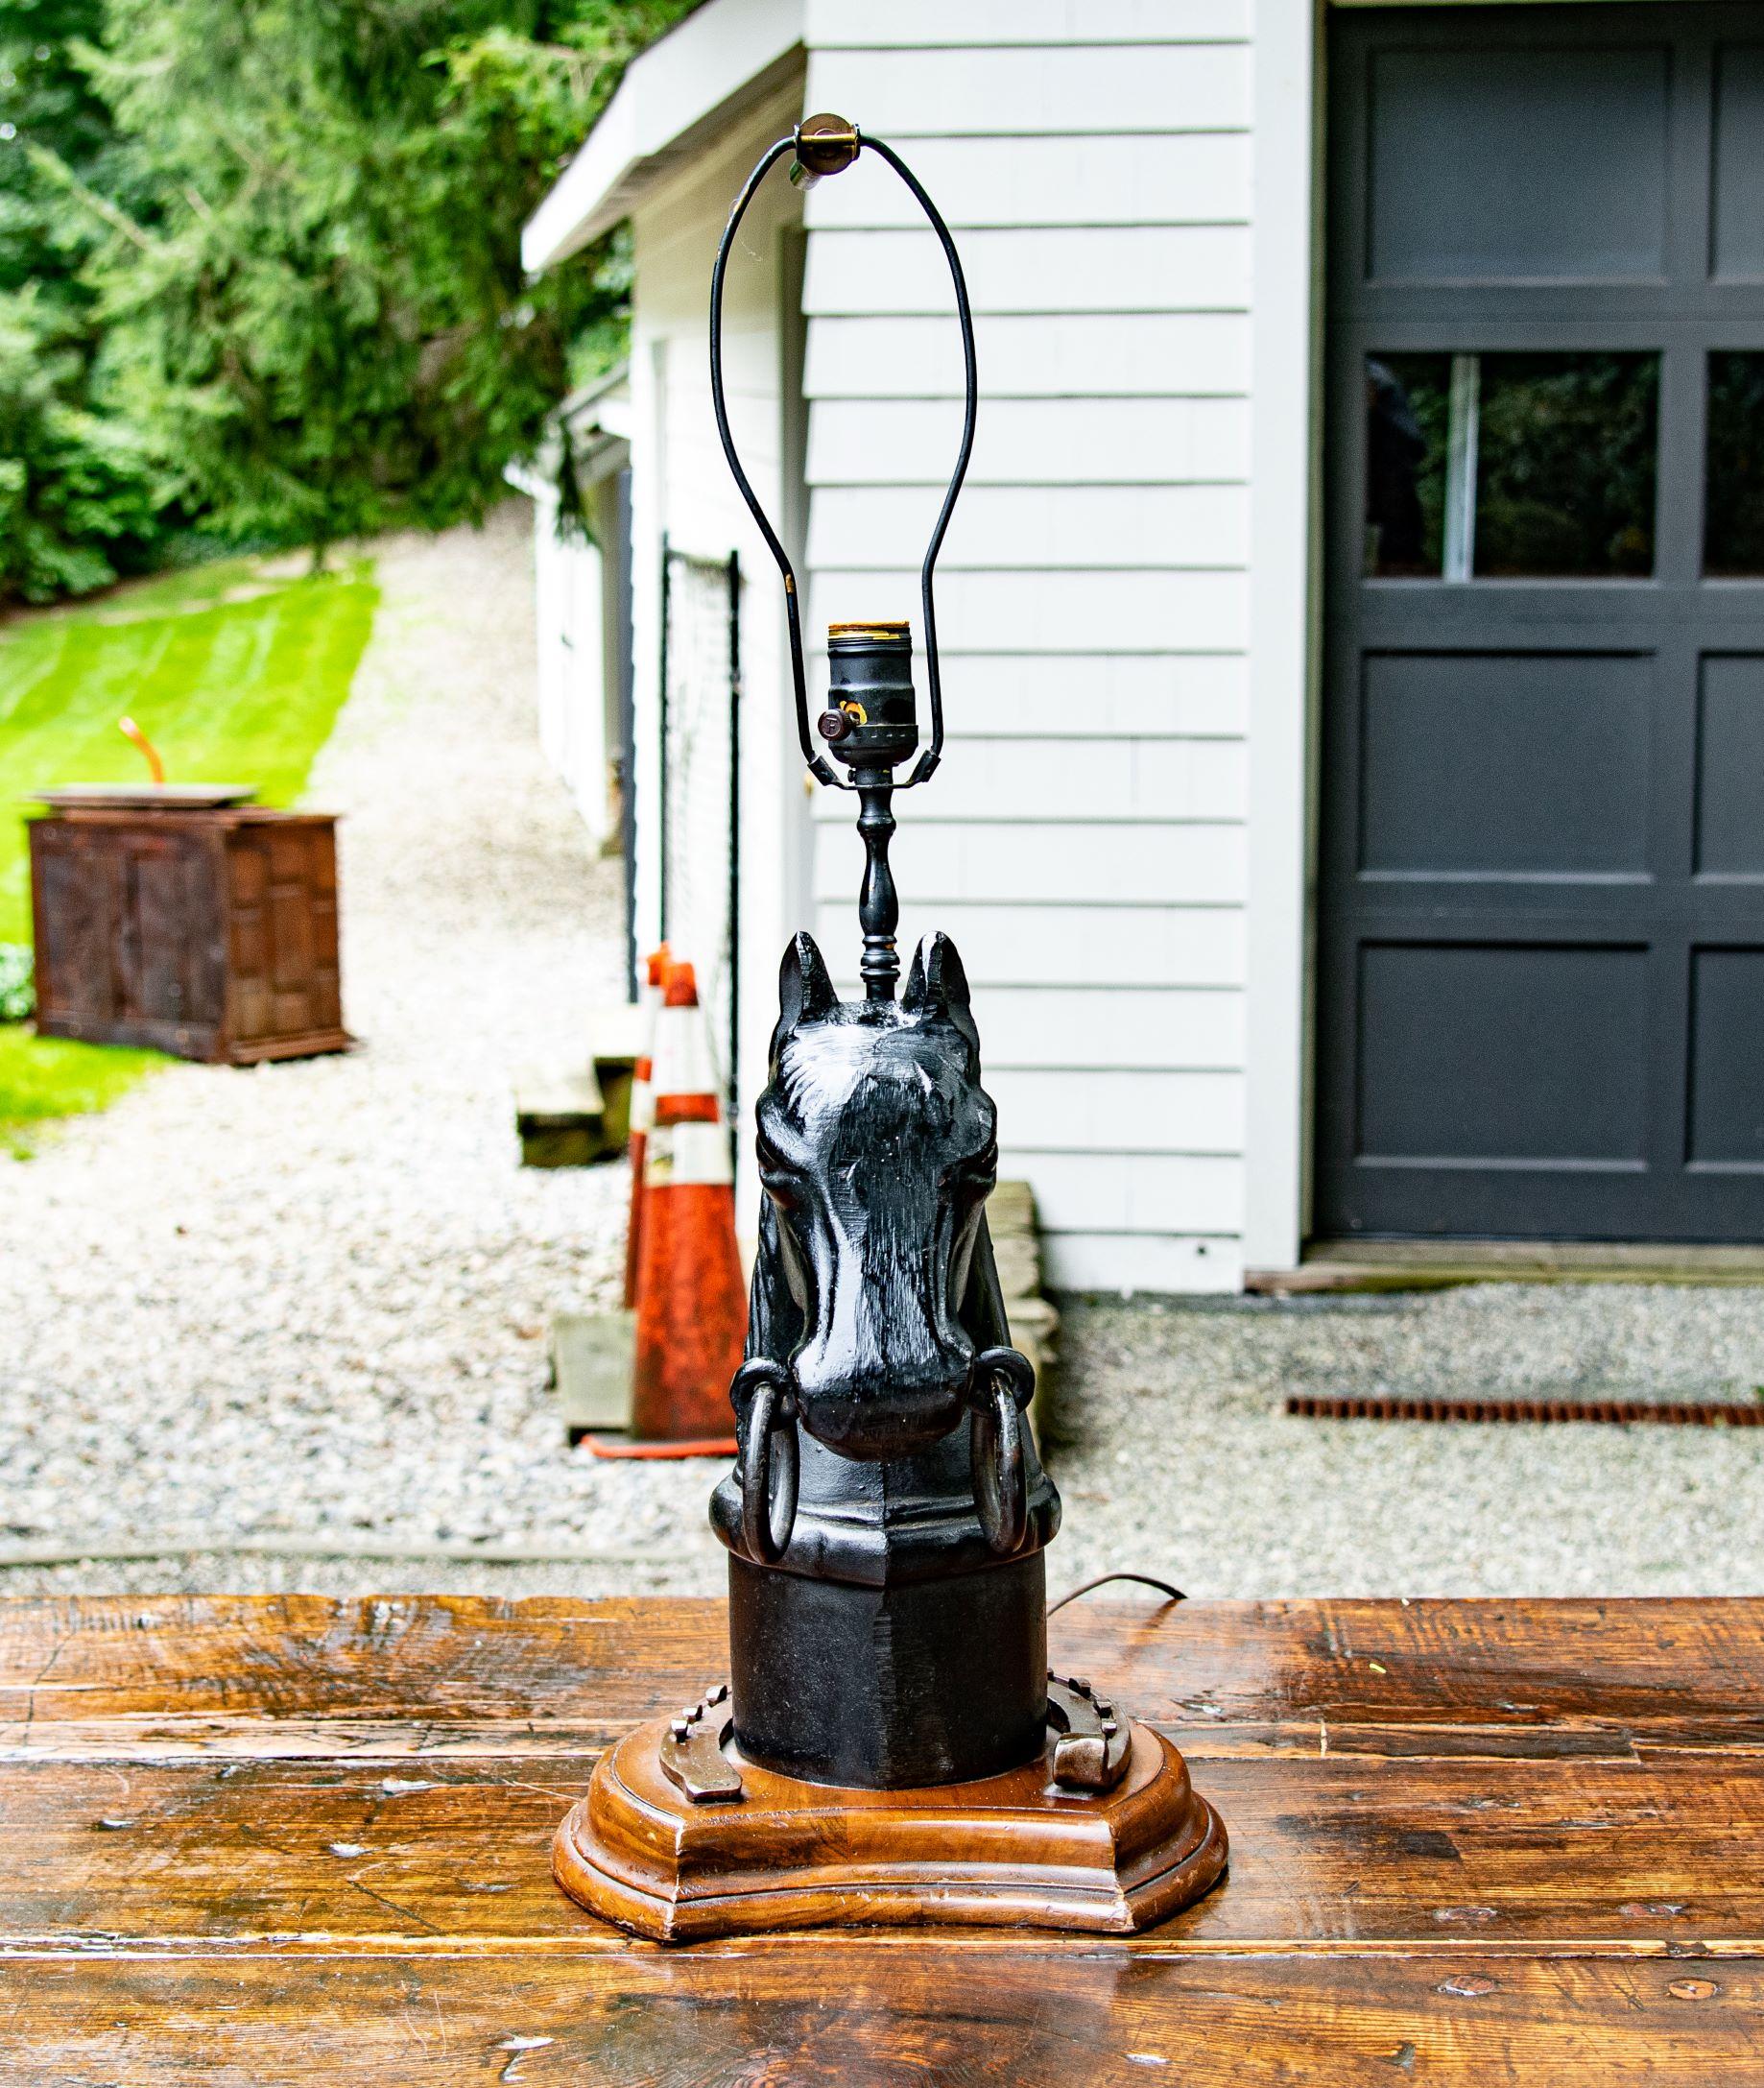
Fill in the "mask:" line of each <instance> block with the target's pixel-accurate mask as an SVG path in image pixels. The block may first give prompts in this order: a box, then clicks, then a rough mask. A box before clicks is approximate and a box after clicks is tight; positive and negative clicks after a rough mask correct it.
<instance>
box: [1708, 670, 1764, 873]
mask: <svg viewBox="0 0 1764 2088" xmlns="http://www.w3.org/2000/svg"><path fill="white" fill-rule="evenodd" d="M1699 682H1700V686H1699V689H1698V700H1697V844H1696V848H1697V874H1698V876H1718V877H1748V878H1752V877H1757V878H1764V655H1759V654H1752V655H1751V656H1750V657H1748V656H1746V655H1743V654H1742V655H1732V654H1725V655H1724V654H1717V655H1713V656H1710V657H1705V658H1704V660H1703V663H1702V672H1701V675H1700V676H1699Z"/></svg>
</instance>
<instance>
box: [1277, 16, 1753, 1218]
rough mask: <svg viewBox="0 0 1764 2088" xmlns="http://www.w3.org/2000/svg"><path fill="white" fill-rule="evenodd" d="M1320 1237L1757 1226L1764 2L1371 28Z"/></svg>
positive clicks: (1323, 1003) (1336, 752)
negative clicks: (1757, 4) (1760, 3)
mask: <svg viewBox="0 0 1764 2088" xmlns="http://www.w3.org/2000/svg"><path fill="white" fill-rule="evenodd" d="M1330 159H1331V170H1330V308H1329V324H1328V372H1327V389H1328V429H1329V432H1328V456H1327V473H1326V476H1327V489H1328V490H1327V528H1326V545H1327V578H1326V614H1327V625H1328V632H1327V648H1326V659H1325V676H1324V703H1323V713H1324V729H1323V861H1322V890H1321V910H1320V928H1321V944H1320V962H1319V973H1318V1054H1319V1059H1318V1109H1317V1118H1318V1164H1317V1175H1316V1188H1317V1195H1316V1226H1315V1229H1316V1230H1317V1231H1318V1232H1319V1233H1320V1234H1325V1235H1330V1234H1332V1235H1337V1236H1339V1235H1345V1234H1369V1235H1378V1234H1382V1235H1388V1236H1401V1235H1444V1234H1456V1235H1465V1236H1476V1235H1480V1236H1492V1237H1524V1236H1532V1237H1540V1236H1541V1237H1548V1236H1556V1237H1563V1238H1585V1239H1659V1240H1699V1239H1706V1240H1720V1239H1731V1240H1757V1239H1764V8H1760V7H1757V6H1712V7H1704V8H1693V7H1681V6H1673V7H1658V8H1655V7H1638V6H1630V5H1624V6H1617V7H1609V8H1601V7H1565V8H1543V7H1523V8H1519V7H1499V8H1489V9H1468V8H1456V7H1453V8H1442V9H1435V10H1427V11H1425V12H1421V11H1416V12H1385V11H1373V12H1369V13H1367V14H1361V15H1356V16H1352V17H1347V18H1342V17H1339V16H1338V17H1337V21H1336V27H1335V29H1334V32H1333V34H1332V39H1331V45H1330Z"/></svg>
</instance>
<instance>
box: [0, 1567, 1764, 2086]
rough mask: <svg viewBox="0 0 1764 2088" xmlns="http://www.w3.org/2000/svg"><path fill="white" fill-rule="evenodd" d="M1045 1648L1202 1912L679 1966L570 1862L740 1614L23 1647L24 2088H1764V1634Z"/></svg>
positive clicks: (1370, 1615) (191, 1629) (17, 1885)
mask: <svg viewBox="0 0 1764 2088" xmlns="http://www.w3.org/2000/svg"><path fill="white" fill-rule="evenodd" d="M1052 1641H1053V1657H1054V1659H1055V1661H1056V1663H1057V1665H1058V1666H1059V1667H1060V1668H1061V1670H1062V1671H1075V1672H1079V1673H1084V1674H1086V1675H1088V1676H1089V1677H1090V1678H1091V1679H1093V1680H1094V1681H1096V1682H1097V1683H1098V1684H1099V1686H1103V1687H1106V1688H1107V1689H1108V1692H1109V1693H1110V1694H1111V1695H1112V1696H1113V1697H1114V1698H1115V1699H1116V1700H1117V1701H1119V1702H1122V1703H1123V1704H1126V1705H1130V1706H1131V1707H1132V1709H1133V1711H1134V1712H1135V1713H1137V1714H1138V1715H1140V1716H1149V1717H1150V1718H1151V1719H1152V1721H1154V1722H1155V1723H1156V1724H1157V1725H1158V1726H1159V1728H1160V1729H1161V1730H1163V1731H1165V1732H1166V1733H1168V1734H1170V1735H1171V1736H1172V1737H1174V1738H1175V1739H1176V1740H1178V1742H1179V1744H1180V1746H1181V1747H1182V1749H1183V1752H1184V1753H1185V1754H1186V1755H1187V1757H1188V1759H1189V1762H1190V1766H1191V1768H1192V1770H1193V1773H1194V1778H1195V1783H1196V1785H1197V1787H1198V1788H1200V1789H1201V1790H1202V1791H1203V1792H1204V1794H1205V1795H1206V1796H1207V1797H1208V1798H1210V1799H1211V1800H1213V1802H1214V1803H1215V1804H1216V1805H1217V1806H1218V1807H1219V1810H1220V1812H1221V1813H1222V1814H1223V1816H1224V1818H1225V1820H1226V1822H1227V1824H1228V1828H1229V1830H1230V1835H1231V1862H1232V1867H1231V1873H1230V1876H1229V1878H1228V1880H1227V1882H1226V1883H1225V1884H1223V1885H1222V1886H1221V1887H1220V1888H1219V1889H1218V1890H1217V1891H1216V1892H1215V1893H1214V1894H1212V1895H1211V1896H1210V1897H1209V1898H1208V1899H1206V1900H1204V1901H1203V1902H1202V1903H1201V1904H1200V1905H1199V1906H1197V1907H1195V1908H1191V1909H1189V1910H1188V1911H1187V1912H1186V1913H1183V1914H1181V1915H1179V1916H1178V1917H1177V1918H1176V1919H1174V1920H1173V1921H1171V1922H1169V1923H1167V1924H1165V1925H1163V1926H1161V1927H1159V1928H1157V1929H1156V1930H1154V1931H1152V1932H1150V1933H1148V1934H1145V1935H1141V1936H1135V1937H1124V1938H1121V1939H1119V1940H1112V1939H1111V1940H1108V1941H1107V1942H1102V1941H1099V1940H1098V1939H1097V1938H1094V1937H1091V1938H1083V1937H1058V1936H1053V1937H1046V1936H1043V1937H1031V1936H1028V1935H1017V1934H1014V1933H1005V1932H993V1933H991V1934H990V1935H983V1934H982V1933H981V1932H973V1931H964V1930H948V1931H944V1932H941V1933H940V1934H939V1935H938V1936H937V1937H936V1938H935V1939H925V1938H919V1937H915V1936H912V1935H906V1934H901V1935H894V1934H887V1933H883V1934H867V1935H865V1936H864V1937H863V1938H862V1940H861V1941H858V1940H854V1939H853V1938H852V1937H850V1936H846V1937H843V1938H841V1937H837V1936H832V1935H825V1934H818V1933H809V1934H805V1935H801V1936H797V1937H789V1938H757V1939H756V1938H751V1937H750V1938H744V1939H740V1940H739V1941H736V1942H731V1943H729V1944H727V1945H723V1944H716V1943H709V1944H703V1945H695V1946H692V1947H690V1948H688V1949H687V1950H685V1951H684V1952H682V1953H679V1954H677V1955H672V1956H660V1955H658V1954H657V1953H656V1950H655V1949H654V1948H653V1947H651V1946H647V1945H642V1944H636V1943H633V1942H632V1941H631V1940H630V1939H629V1938H627V1937H624V1936H622V1935H620V1934H619V1933H618V1932H615V1931H613V1930H611V1929H609V1928H608V1927H606V1926H604V1925H602V1924H600V1923H598V1922H596V1921H595V1920H594V1919H593V1918H592V1917H591V1916H589V1915H587V1914H585V1913H584V1912H583V1911H582V1910H581V1909H580V1908H576V1907H575V1906H573V1905H572V1904H571V1903H570V1902H569V1901H568V1900H567V1899H565V1898H564V1896H563V1895H562V1894H561V1893H560V1892H559V1891H558V1890H557V1888H556V1887H555V1885H554V1884H552V1882H551V1879H550V1876H549V1871H548V1866H547V1852H548V1845H549V1842H550V1838H551V1836H552V1834H553V1832H554V1830H555V1829H556V1827H557V1824H558V1822H559V1820H560V1818H561V1817H562V1815H563V1813H564V1812H565V1811H566V1810H567V1808H568V1807H569V1806H570V1804H571V1803H573V1801H574V1800H575V1799H576V1798H578V1797H579V1796H580V1795H581V1793H582V1791H583V1790H584V1788H585V1786H586V1783H587V1780H588V1776H589V1772H590V1770H591V1768H592V1766H593V1764H594V1761H595V1759H596V1758H597V1756H598V1755H599V1753H600V1752H601V1750H602V1749H603V1748H604V1747H605V1746H607V1745H608V1743H609V1742H610V1741H612V1740H616V1739H617V1738H619V1737H620V1736H622V1735H623V1734H625V1733H627V1732H629V1731H630V1730H631V1728H632V1725H633V1724H634V1723H636V1722H637V1721H638V1720H640V1719H643V1718H647V1717H652V1716H658V1715H660V1714H662V1713H665V1712H667V1711H671V1710H673V1709H674V1708H675V1707H676V1706H677V1705H679V1704H680V1703H682V1702H686V1701H690V1700H692V1699H694V1698H696V1697H697V1696H698V1695H699V1694H700V1693H702V1692H703V1690H704V1688H705V1686H706V1685H707V1684H708V1683H710V1682H712V1681H713V1680H715V1679H716V1678H717V1677H718V1676H719V1674H720V1673H721V1671H722V1668H723V1658H722V1656H723V1615H722V1608H721V1605H720V1604H715V1603H701V1602H643V1601H612V1602H596V1603H574V1602H569V1601H565V1600H560V1599H551V1598H547V1599H538V1600H533V1601H526V1602H509V1603H505V1602H496V1601H490V1600H479V1599H472V1598H465V1597H439V1598H427V1597H411V1596H389V1597H385V1598H382V1599H379V1600H369V1601H342V1600H331V1599H326V1598H319V1597H305V1596H288V1597H271V1598H263V1599H243V1598H242V1599H231V1600H228V1599H218V1598H217V1599H209V1598H196V1597H167V1598H162V1599H153V1600H147V1599H142V1598H138V1597H137V1598H130V1597H123V1598H114V1599H103V1600H90V1601H76V1600H69V1599H60V1598H41V1599H32V1600H24V1601H14V1602H12V1603H9V1604H5V1605H0V1706H3V1707H4V1710H3V1713H0V1817H3V1818H4V1820H5V1823H6V1829H7V1831H6V1833H5V1834H4V1835H3V1836H0V1960H4V1961H3V1962H0V1997H3V1999H4V2006H0V2079H4V2080H6V2081H8V2082H9V2083H10V2082H11V2081H12V2080H14V2079H16V2080H19V2081H23V2082H30V2083H36V2082H38V2081H43V2082H47V2083H52V2084H60V2083H69V2084H72V2083H76V2082H78V2083H81V2084H83V2088H84V2084H90V2083H94V2082H101V2081H109V2082H115V2081H128V2082H129V2083H131V2088H157V2084H159V2083H161V2082H173V2081H177V2082H184V2081H195V2080H201V2081H202V2082H203V2083H204V2088H206V2084H208V2083H210V2082H213V2083H219V2084H221V2088H228V2084H230V2083H234V2082H240V2083H243V2082H248V2081H249V2082H250V2083H252V2084H253V2088H255V2084H258V2083H264V2084H275V2083H280V2082H290V2083H294V2082H299V2083H306V2082H315V2083H316V2082H324V2083H330V2082H334V2081H337V2080H340V2079H347V2080H350V2081H351V2082H357V2081H359V2082H362V2083H366V2084H369V2088H372V2084H374V2083H378V2082H392V2081H406V2080H423V2081H427V2080H437V2081H451V2080H454V2079H459V2080H462V2081H464V2080H471V2081H481V2080H488V2081H494V2080H497V2079H499V2078H501V2077H507V2078H509V2079H510V2080H512V2081H513V2082H515V2083H519V2082H521V2081H530V2082H532V2081H536V2082H545V2081H550V2080H557V2081H562V2080H576V2079H592V2080H594V2081H596V2082H597V2083H598V2082H601V2081H608V2082H623V2081H631V2082H633V2083H635V2082H643V2083H646V2084H655V2088H675V2084H679V2088H686V2084H691V2088H707V2084H713V2083H720V2082H725V2081H727V2082H735V2081H740V2082H743V2083H760V2082H766V2083H771V2082H796V2081H808V2080H810V2079H815V2080H823V2079H830V2078H840V2077H844V2078H847V2079H853V2080H861V2081H864V2082H866V2083H868V2082H870V2081H881V2082H894V2081H899V2082H903V2083H905V2082H911V2083H919V2082H938V2083H950V2084H952V2088H954V2084H964V2083H967V2082H973V2083H976V2084H980V2083H990V2082H993V2081H998V2082H1004V2081H1010V2082H1013V2083H1016V2082H1027V2083H1032V2084H1033V2083H1038V2082H1042V2081H1046V2082H1049V2083H1052V2082H1054V2081H1056V2080H1058V2081H1059V2082H1061V2084H1062V2088H1063V2084H1069V2083H1072V2082H1074V2081H1079V2080H1082V2081H1085V2082H1089V2081H1115V2080H1122V2081H1133V2082H1136V2083H1142V2082H1143V2081H1145V2080H1146V2079H1147V2078H1152V2079H1156V2077H1158V2072H1159V2067H1158V2062H1159V2061H1160V2060H1162V2061H1163V2062H1166V2063H1167V2064H1168V2066H1169V2067H1170V2069H1171V2070H1172V2073H1173V2074H1174V2073H1176V2072H1177V2070H1179V2069H1180V2078H1181V2079H1182V2080H1183V2082H1184V2083H1200V2084H1206V2083H1211V2082H1226V2081H1231V2082H1237V2081H1242V2080H1246V2079H1258V2078H1267V2079H1280V2078H1284V2079H1288V2080H1292V2081H1303V2082H1305V2083H1306V2084H1307V2088H1310V2084H1323V2088H1330V2084H1333V2083H1335V2082H1350V2081H1351V2082H1360V2081H1370V2082H1376V2081H1383V2080H1393V2079H1394V2080H1397V2081H1402V2080H1405V2079H1413V2080H1421V2081H1427V2080H1449V2081H1453V2082H1465V2083H1476V2084H1479V2088H1480V2084H1482V2083H1485V2082H1487V2083H1493V2082H1497V2081H1500V2082H1505V2081H1511V2080H1513V2079H1515V2078H1518V2079H1525V2080H1528V2081H1529V2080H1532V2079H1537V2080H1539V2081H1542V2080H1549V2081H1561V2082H1564V2083H1573V2084H1575V2088H1578V2084H1579V2083H1580V2082H1583V2081H1585V2082H1586V2083H1588V2084H1591V2083H1595V2082H1596V2083H1600V2084H1602V2083H1603V2082H1605V2081H1607V2080H1617V2079H1628V2078H1640V2077H1646V2078H1649V2079H1652V2080H1657V2081H1666V2082H1684V2083H1687V2084H1688V2083H1692V2082H1694V2083H1696V2084H1697V2088H1726V2084H1727V2083H1729V2082H1750V2081H1753V2080H1759V2081H1764V2025H1761V2024H1760V2021H1759V2016H1760V2011H1761V2008H1764V1871H1761V1870H1760V1867H1759V1864H1758V1861H1757V1851H1758V1849H1759V1847H1760V1846H1764V1603H1758V1602H1745V1601H1706V1602H1664V1601H1626V1602H1608V1603H1602V1602H1560V1603H1529V1602H1465V1603H1449V1602H1416V1603H1412V1604H1406V1605H1405V1604H1398V1603H1381V1602H1334V1603H1328V1602H1293V1603H1237V1604H1234V1603H1203V1602H1194V1603H1185V1604H1182V1605H1180V1606H1179V1607H1175V1608H1170V1607H1167V1606H1163V1605H1160V1604H1159V1603H1158V1602H1157V1601H1156V1599H1155V1598H1152V1597H1148V1598H1147V1599H1146V1600H1145V1601H1144V1602H1140V1601H1139V1600H1137V1599H1134V1600H1131V1601H1127V1602H1120V1603H1111V1602H1090V1601H1086V1602H1085V1603H1082V1604H1079V1605H1076V1606H1074V1607H1073V1608H1072V1609H1070V1610H1066V1611H1062V1612H1061V1614H1060V1616H1058V1617H1057V1618H1056V1619H1055V1620H1053V1625H1052ZM521 2038H549V2039H551V2040H552V2042H551V2043H549V2044H543V2045H540V2044H530V2045H521V2044H518V2043H513V2044H511V2043H510V2042H509V2040H511V2039H516V2040H518V2039H521ZM21 2055H22V2056H21Z"/></svg>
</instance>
